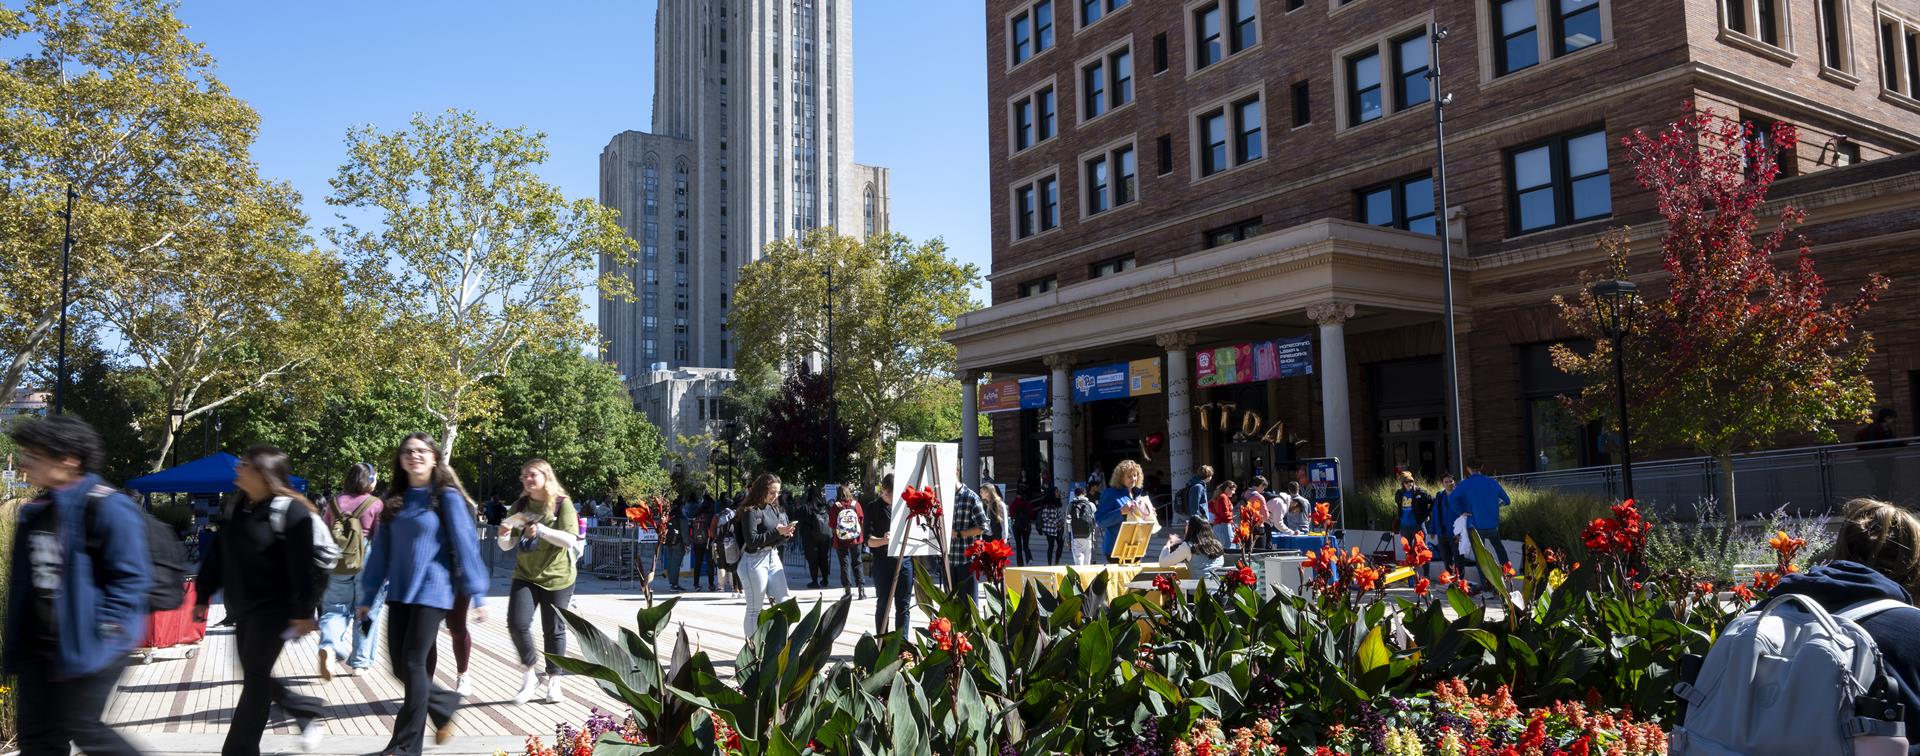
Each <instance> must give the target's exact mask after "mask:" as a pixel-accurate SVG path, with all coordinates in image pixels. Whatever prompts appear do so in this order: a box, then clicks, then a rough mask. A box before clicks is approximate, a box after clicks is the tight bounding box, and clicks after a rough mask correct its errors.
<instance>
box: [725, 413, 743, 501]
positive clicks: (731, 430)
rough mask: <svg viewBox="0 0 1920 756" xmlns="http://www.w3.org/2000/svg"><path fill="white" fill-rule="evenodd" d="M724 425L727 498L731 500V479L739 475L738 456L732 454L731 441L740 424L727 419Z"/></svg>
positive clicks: (737, 432)
mask: <svg viewBox="0 0 1920 756" xmlns="http://www.w3.org/2000/svg"><path fill="white" fill-rule="evenodd" d="M726 427H727V499H728V500H729V501H731V500H732V499H733V495H734V490H733V481H734V479H735V478H738V477H740V458H739V457H736V456H734V452H733V441H734V437H735V436H737V435H739V431H740V424H739V423H736V422H734V421H732V420H728V421H727V426H726Z"/></svg>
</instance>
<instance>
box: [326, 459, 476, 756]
mask: <svg viewBox="0 0 1920 756" xmlns="http://www.w3.org/2000/svg"><path fill="white" fill-rule="evenodd" d="M393 467H394V470H393V476H392V477H391V478H389V479H390V480H392V481H394V482H395V486H394V489H395V490H394V491H393V493H392V494H391V495H390V496H389V498H388V500H387V504H386V507H385V508H384V509H383V510H382V511H381V513H380V518H381V526H380V529H379V530H378V531H377V532H376V533H375V534H374V536H373V543H372V544H371V545H370V546H369V547H368V549H367V560H366V566H365V568H364V569H362V570H361V572H360V601H361V602H362V603H360V605H359V606H358V610H359V616H360V619H361V621H362V622H365V621H366V618H367V615H368V611H369V609H370V608H371V607H370V605H369V604H367V603H365V602H367V601H370V600H371V598H372V597H373V596H375V595H378V594H379V593H380V590H381V588H382V587H385V588H386V590H387V657H388V658H390V659H392V660H393V673H394V676H395V677H398V678H400V681H401V683H403V684H404V685H405V686H406V698H405V699H404V700H403V701H402V702H401V704H400V711H398V712H397V713H395V714H394V718H393V739H392V740H390V741H388V743H387V747H386V749H385V750H384V751H382V753H387V754H396V755H401V756H415V755H417V754H419V753H420V749H421V746H422V740H423V739H424V737H425V732H424V730H423V728H424V726H425V725H426V720H428V719H429V718H430V719H431V720H432V721H433V731H434V742H436V743H445V742H447V740H449V739H451V738H452V737H453V714H454V711H455V710H456V709H458V708H459V706H460V694H458V693H456V692H454V691H450V690H445V689H442V688H440V687H439V686H437V685H434V683H433V667H434V653H433V650H434V640H435V639H436V638H438V637H439V635H440V624H441V623H442V622H443V621H445V620H446V618H447V613H448V612H449V611H451V610H452V609H453V608H454V600H455V598H454V597H455V596H456V595H458V594H465V595H468V596H472V597H473V607H474V608H473V612H474V619H475V620H476V621H479V620H481V619H484V618H485V616H486V615H485V614H484V613H483V610H482V609H481V608H480V607H481V606H482V605H483V604H484V603H485V602H484V599H485V596H486V593H487V567H486V564H485V563H483V562H481V561H480V549H479V537H478V535H477V534H476V532H475V530H474V524H473V523H474V519H473V510H472V508H471V507H470V506H469V505H468V503H467V496H466V491H465V490H464V489H462V488H461V486H460V479H459V477H457V476H455V475H454V473H453V468H451V467H448V466H447V460H446V457H445V456H444V455H442V454H441V453H440V446H439V445H438V444H436V443H434V441H433V438H432V437H430V436H428V435H427V434H425V433H415V434H413V435H411V436H407V438H406V440H405V441H403V442H401V444H400V450H399V452H398V454H396V455H395V458H394V464H393Z"/></svg>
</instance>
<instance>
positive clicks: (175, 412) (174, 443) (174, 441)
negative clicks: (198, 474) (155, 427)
mask: <svg viewBox="0 0 1920 756" xmlns="http://www.w3.org/2000/svg"><path fill="white" fill-rule="evenodd" d="M186 422H187V411H186V410H184V409H181V408H179V407H174V408H173V409H170V410H167V427H168V429H169V430H168V432H167V435H168V436H169V439H168V440H169V441H170V442H171V443H168V444H167V447H168V448H167V450H168V452H170V453H171V454H172V455H173V461H172V462H171V463H169V464H172V465H179V464H180V426H182V425H184V424H186Z"/></svg>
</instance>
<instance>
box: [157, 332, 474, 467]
mask: <svg viewBox="0 0 1920 756" xmlns="http://www.w3.org/2000/svg"><path fill="white" fill-rule="evenodd" d="M325 377H326V379H327V380H326V381H324V382H320V383H318V384H317V385H307V384H306V382H283V383H280V384H276V385H275V386H273V387H272V388H269V389H267V390H265V391H259V392H255V393H253V394H249V395H248V396H246V397H244V398H242V399H239V400H236V401H235V402H233V403H232V404H229V405H228V406H226V407H222V408H220V409H219V410H218V411H217V414H215V413H208V414H206V415H202V416H201V418H200V422H199V423H197V424H195V425H194V426H191V427H190V428H188V429H186V430H185V431H184V432H182V434H181V439H182V441H181V443H182V444H191V443H192V441H191V440H190V439H192V438H194V437H195V435H196V434H198V435H200V437H202V438H208V437H210V436H211V434H210V433H208V428H207V427H206V423H209V422H213V421H215V420H216V419H217V420H218V421H219V423H220V432H219V438H220V446H221V447H222V448H224V449H239V448H242V447H245V446H247V445H249V444H254V443H270V444H273V445H275V446H278V447H280V448H281V449H282V450H283V451H285V452H286V453H287V456H288V457H289V458H290V459H292V461H293V467H294V472H295V473H297V474H300V475H304V476H306V477H308V478H309V479H311V481H312V483H313V485H314V486H315V487H316V488H320V489H331V488H334V487H335V486H337V485H339V481H341V480H343V479H344V478H345V474H346V470H347V467H348V466H350V465H353V464H356V463H359V462H367V463H371V464H372V465H373V466H374V468H375V469H377V470H379V471H380V475H381V476H382V477H385V476H387V475H388V474H389V470H390V469H391V468H392V462H393V454H394V451H395V449H396V448H398V447H399V445H400V439H401V438H403V437H405V436H406V435H407V434H409V433H414V432H416V431H420V430H423V429H427V428H431V427H433V423H434V422H436V421H435V420H434V419H433V417H432V416H430V415H428V414H427V413H426V410H425V409H424V408H423V405H422V402H421V399H420V392H419V390H418V389H417V388H415V387H413V386H411V385H408V384H405V383H402V382H401V381H400V380H399V379H398V378H395V377H393V376H391V375H387V374H384V373H382V372H380V371H379V370H378V367H377V366H376V365H372V364H370V363H367V362H364V361H359V360H351V359H349V360H343V361H342V362H341V363H340V364H339V365H336V366H335V369H334V370H333V371H330V373H329V374H328V375H327V376H325Z"/></svg>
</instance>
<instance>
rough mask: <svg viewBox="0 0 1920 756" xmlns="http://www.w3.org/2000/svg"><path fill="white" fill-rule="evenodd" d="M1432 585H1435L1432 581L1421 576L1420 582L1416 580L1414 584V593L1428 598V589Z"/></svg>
mask: <svg viewBox="0 0 1920 756" xmlns="http://www.w3.org/2000/svg"><path fill="white" fill-rule="evenodd" d="M1432 586H1433V582H1432V581H1430V580H1428V579H1426V578H1420V580H1419V582H1416V583H1414V584H1413V595H1415V596H1419V597H1421V598H1426V597H1427V590H1428V589H1429V588H1431V587H1432Z"/></svg>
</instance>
